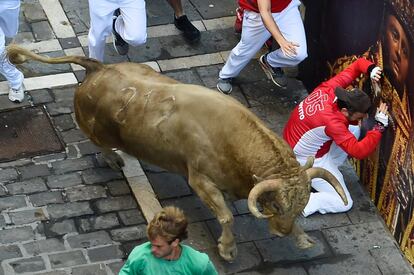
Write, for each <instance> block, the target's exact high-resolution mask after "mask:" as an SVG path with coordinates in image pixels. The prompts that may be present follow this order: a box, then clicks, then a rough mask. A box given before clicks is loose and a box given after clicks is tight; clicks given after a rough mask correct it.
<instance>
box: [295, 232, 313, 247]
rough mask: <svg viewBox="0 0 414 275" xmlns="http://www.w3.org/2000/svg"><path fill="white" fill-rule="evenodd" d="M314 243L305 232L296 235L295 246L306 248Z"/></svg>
mask: <svg viewBox="0 0 414 275" xmlns="http://www.w3.org/2000/svg"><path fill="white" fill-rule="evenodd" d="M314 245H315V241H314V240H313V239H312V238H311V237H310V236H309V235H308V234H306V233H304V234H301V235H300V236H297V238H296V246H297V247H299V248H300V249H308V248H311V247H313V246H314Z"/></svg>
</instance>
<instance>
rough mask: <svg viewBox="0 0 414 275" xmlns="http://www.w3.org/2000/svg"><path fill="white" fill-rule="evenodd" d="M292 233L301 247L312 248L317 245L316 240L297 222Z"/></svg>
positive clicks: (297, 244)
mask: <svg viewBox="0 0 414 275" xmlns="http://www.w3.org/2000/svg"><path fill="white" fill-rule="evenodd" d="M291 234H292V236H293V237H295V240H296V246H297V247H299V248H301V249H307V248H311V247H313V246H314V245H315V241H314V240H313V239H312V238H311V237H310V236H309V235H308V234H306V233H305V231H303V229H302V228H301V227H299V226H298V225H297V224H296V223H295V224H294V225H293V228H292V233H291Z"/></svg>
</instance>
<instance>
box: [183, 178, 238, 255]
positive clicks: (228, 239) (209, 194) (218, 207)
mask: <svg viewBox="0 0 414 275" xmlns="http://www.w3.org/2000/svg"><path fill="white" fill-rule="evenodd" d="M189 184H190V186H191V187H192V188H193V189H194V191H195V192H196V193H197V195H198V196H199V197H200V198H201V200H202V201H203V202H204V203H205V204H207V206H208V207H209V208H210V209H211V210H212V211H213V213H214V214H215V215H216V217H217V220H218V221H219V223H220V225H221V227H222V232H221V236H220V238H219V239H218V243H219V244H218V249H219V253H220V256H221V257H222V258H223V259H224V260H226V261H232V260H233V259H234V258H235V257H236V256H237V247H236V243H235V242H234V236H233V232H232V231H231V228H232V226H233V214H232V213H231V211H230V209H229V208H228V207H227V205H226V202H225V200H224V196H223V193H221V191H220V190H219V189H217V188H216V187H215V186H214V184H213V182H212V181H211V180H210V179H209V178H208V177H207V176H205V175H202V174H199V173H197V172H194V171H189Z"/></svg>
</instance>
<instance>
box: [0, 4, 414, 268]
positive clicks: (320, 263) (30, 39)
mask: <svg viewBox="0 0 414 275" xmlns="http://www.w3.org/2000/svg"><path fill="white" fill-rule="evenodd" d="M182 2H183V4H184V10H185V12H186V14H187V15H188V17H189V19H190V20H191V21H193V23H194V24H195V26H196V27H197V28H198V29H199V30H200V31H201V40H200V41H199V42H198V43H196V44H188V43H187V42H186V41H185V39H184V37H183V36H182V34H181V33H180V31H178V30H177V29H176V28H175V26H174V24H173V10H172V9H171V8H170V6H169V5H168V3H167V1H166V0H152V1H147V16H148V39H147V43H146V44H145V45H143V46H139V47H134V48H131V49H130V51H129V53H128V55H127V56H119V55H117V54H116V52H115V51H114V49H113V47H112V42H111V40H108V41H107V42H108V43H107V44H106V50H105V54H106V55H105V62H106V63H118V62H123V61H130V62H139V63H146V64H148V65H150V66H151V67H152V68H154V69H155V70H157V71H159V72H161V73H163V74H165V75H167V76H169V77H172V78H174V79H177V80H179V81H182V82H184V83H192V84H197V85H203V86H207V87H209V88H212V89H215V85H216V81H217V77H218V72H219V70H220V68H221V67H222V66H223V64H224V62H225V60H226V58H227V56H228V54H229V51H230V50H231V49H232V48H233V47H234V45H236V44H237V42H238V39H239V37H238V36H237V35H236V34H235V33H234V29H233V24H234V20H235V17H234V13H235V9H236V1H230V0H225V1H220V0H210V1H202V0H183V1H182ZM88 29H89V10H88V1H87V0H23V1H22V6H21V15H20V28H19V34H18V35H17V37H16V40H15V42H16V43H18V44H20V45H22V46H24V47H25V48H27V49H30V50H33V51H37V52H38V53H41V54H45V55H48V56H51V57H57V56H63V55H85V56H88V47H87V42H88V41H87V32H88ZM19 68H20V69H21V70H22V71H23V73H24V75H25V81H24V85H25V87H26V90H27V97H26V99H25V101H24V102H23V103H21V104H15V103H12V102H10V101H9V100H8V97H7V92H8V84H7V82H6V81H5V79H4V78H3V77H1V76H0V127H1V128H2V129H1V130H0V131H3V133H10V135H11V136H13V137H15V136H16V137H19V135H20V136H25V137H24V139H25V142H27V143H28V144H29V145H30V146H29V147H28V149H27V150H24V151H22V150H23V149H21V148H23V147H22V146H27V144H26V143H24V144H23V143H20V141H17V140H18V138H13V139H10V137H9V140H11V141H10V142H11V143H6V144H5V143H4V142H3V141H0V150H4V152H3V153H0V211H1V214H0V228H1V230H0V261H1V266H0V275H3V274H5V275H11V274H43V275H46V274H48V275H52V274H53V275H68V274H73V275H76V274H79V275H87V274H91V275H92V274H93V275H100V274H108V275H112V274H118V271H119V270H120V268H121V267H122V265H123V262H124V260H125V259H126V257H127V256H128V254H129V252H130V251H131V250H132V249H133V248H134V246H136V245H137V244H140V243H143V242H145V241H147V239H146V220H145V218H144V215H143V213H142V212H141V209H140V208H139V207H138V205H137V202H136V201H135V199H134V196H133V194H132V192H131V190H130V188H129V186H128V176H127V175H125V174H124V173H122V172H116V171H114V170H112V169H111V168H109V167H108V165H107V164H106V162H105V161H104V160H103V158H102V156H101V153H100V149H99V148H98V147H96V146H95V145H93V144H92V143H91V142H90V141H89V139H87V138H86V137H85V135H84V134H83V133H82V132H81V130H80V129H79V127H78V125H77V124H76V121H75V116H74V113H73V111H74V107H73V95H74V91H75V87H76V86H77V85H78V82H81V81H82V79H83V78H84V75H85V71H84V69H83V68H82V67H80V66H78V65H68V64H60V65H49V64H43V63H37V62H29V63H25V64H23V65H22V66H19ZM287 73H288V74H289V75H290V76H293V77H294V76H296V72H295V70H291V71H288V72H287ZM293 77H292V78H290V79H289V84H288V89H286V90H281V89H278V88H276V87H275V86H274V84H273V83H271V82H270V81H268V80H267V78H266V76H265V74H264V73H263V71H262V69H261V68H260V65H259V63H258V62H257V59H255V60H252V61H251V62H250V63H249V65H248V66H247V68H246V69H244V70H243V71H242V73H241V75H240V76H239V77H238V78H237V79H236V80H235V86H234V88H233V93H232V95H231V96H233V97H235V98H236V99H237V100H239V101H240V102H241V103H242V104H244V105H245V106H246V107H248V108H250V110H251V111H252V112H254V113H255V114H257V115H258V116H259V117H260V118H261V119H262V120H263V121H264V122H265V123H266V124H267V125H268V126H269V127H270V128H271V129H272V130H274V131H275V132H277V133H279V134H280V133H281V131H282V128H283V126H284V124H285V122H286V120H287V118H288V116H289V114H290V111H291V110H292V108H293V107H294V106H295V105H296V104H297V103H298V102H300V100H301V99H302V98H304V97H305V96H306V95H307V91H306V89H305V88H304V86H303V85H302V83H301V82H300V81H299V80H297V79H295V78H293ZM25 112H26V113H25ZM13 117H16V118H17V117H22V118H21V119H19V120H17V119H16V120H13ZM6 118H7V119H8V120H7V121H9V122H8V124H7V125H6V124H5V123H3V122H4V121H6ZM40 120H42V121H44V124H42V126H41V127H40V126H39V125H40V124H35V123H38V122H37V121H40ZM16 121H18V123H17V122H16ZM27 125H31V126H32V128H33V130H32V131H33V133H37V132H36V128H39V129H38V132H39V133H38V134H39V137H40V136H41V134H44V133H46V132H47V133H49V138H50V139H49V138H48V139H47V140H43V139H41V138H38V136H37V134H33V135H31V136H30V135H29V134H30V133H29V132H27V131H21V130H17V129H25V127H26V128H27V127H28V126H27ZM4 135H6V134H4ZM33 144H37V145H36V146H39V148H38V147H35V146H34V145H33ZM44 145H46V147H45V148H44V147H42V146H44ZM52 145H53V146H52ZM3 148H10V149H12V150H10V152H9V151H6V149H3ZM15 151H17V152H18V153H15ZM141 166H142V169H143V171H144V172H145V175H146V177H145V181H147V182H149V183H150V184H151V186H152V188H153V189H154V192H155V194H156V196H157V198H158V200H159V202H160V204H161V205H162V206H166V205H176V206H179V207H181V208H182V209H183V210H184V211H185V213H186V215H187V216H188V218H189V221H190V225H189V236H190V238H189V240H187V241H186V243H188V244H190V245H191V246H193V247H194V248H196V249H199V250H202V251H204V252H206V253H208V255H209V257H210V258H211V259H212V260H213V262H214V264H215V266H216V268H217V269H218V271H219V274H246V275H247V274H249V275H250V274H252V275H255V274H289V275H302V274H304V275H305V274H308V275H325V274H364V275H371V274H381V275H385V274H389V275H391V274H399V275H408V274H414V271H413V269H412V267H411V266H410V265H409V264H408V263H407V261H406V260H405V259H404V258H403V256H402V254H401V252H400V250H399V247H398V245H397V244H396V242H395V241H394V239H393V237H392V236H391V234H390V233H389V231H388V229H386V227H385V226H384V224H383V222H382V219H381V217H380V216H379V214H378V213H377V211H376V208H375V206H374V205H373V204H372V202H371V201H370V199H369V197H368V195H367V194H366V193H365V191H364V190H363V188H362V187H361V186H360V184H359V182H358V178H357V177H356V175H355V173H354V171H353V170H352V168H351V167H350V166H349V165H345V166H343V167H342V171H343V172H344V175H345V180H346V182H347V184H348V185H349V186H350V190H351V193H352V197H353V198H354V207H353V209H352V210H351V211H349V212H348V213H344V214H331V215H318V214H316V215H312V216H311V217H309V218H300V219H299V224H300V225H301V226H302V227H303V228H304V229H305V231H306V232H308V233H309V235H310V236H312V237H313V239H315V240H316V245H315V246H314V247H313V248H311V249H308V250H300V249H298V248H297V247H296V246H295V244H294V241H293V240H292V239H291V238H290V237H286V238H277V237H275V236H273V235H270V233H269V232H268V228H267V224H266V222H265V221H263V220H258V219H256V218H254V217H253V216H252V215H251V214H250V213H249V210H248V209H247V204H246V201H244V200H242V201H236V202H233V203H231V205H230V206H231V210H232V212H233V214H234V216H235V224H234V233H235V236H236V241H237V245H238V257H237V259H236V260H235V262H233V263H226V262H224V261H223V260H222V259H221V258H220V257H219V255H218V252H217V238H218V237H219V235H220V226H219V224H218V222H217V220H216V219H215V218H214V216H213V215H212V213H211V212H210V211H209V210H208V209H207V207H206V206H205V205H204V204H202V202H201V200H200V199H199V197H198V196H197V195H195V193H194V192H193V190H192V189H191V188H190V187H189V186H188V184H187V182H186V179H185V178H184V177H183V176H180V175H176V174H171V173H169V172H167V171H165V170H162V169H160V168H158V167H155V166H152V165H149V164H147V163H143V162H141Z"/></svg>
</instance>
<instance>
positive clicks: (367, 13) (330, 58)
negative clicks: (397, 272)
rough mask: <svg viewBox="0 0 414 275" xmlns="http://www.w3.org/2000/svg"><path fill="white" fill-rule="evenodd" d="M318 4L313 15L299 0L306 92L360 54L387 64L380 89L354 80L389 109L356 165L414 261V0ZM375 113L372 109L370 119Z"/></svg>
mask: <svg viewBox="0 0 414 275" xmlns="http://www.w3.org/2000/svg"><path fill="white" fill-rule="evenodd" d="M317 2H318V3H317V4H316V5H319V7H318V10H317V11H316V10H315V11H314V12H313V9H312V8H310V7H311V6H312V5H313V4H314V2H313V1H312V2H310V1H304V3H305V5H306V16H307V18H306V20H305V28H306V29H307V35H308V41H309V50H310V52H309V56H310V59H309V60H308V61H307V64H306V63H305V64H304V69H302V71H308V70H309V69H310V68H311V69H313V72H317V73H314V74H313V75H312V78H309V77H308V78H306V76H304V77H303V80H304V82H305V84H307V85H308V88H310V89H311V88H313V87H312V85H313V82H320V81H321V80H324V79H325V78H329V77H331V76H333V75H335V74H336V73H338V72H340V71H342V70H343V69H344V68H345V67H347V66H348V65H350V64H351V63H352V62H353V61H355V60H356V59H357V58H358V57H361V56H364V57H366V58H367V59H369V60H371V61H373V62H374V63H376V64H377V65H378V66H380V67H382V68H383V69H384V76H383V78H382V80H381V83H380V85H379V86H376V85H374V84H373V83H371V81H370V79H369V78H366V77H364V76H361V78H360V79H358V80H357V81H356V82H355V83H354V86H359V87H360V88H362V89H364V90H365V91H366V92H367V93H368V94H369V95H370V96H371V98H372V100H373V102H374V103H375V105H378V104H379V103H380V102H386V103H387V105H388V106H389V112H390V126H389V127H388V129H387V130H386V131H385V132H384V135H383V137H382V140H381V145H380V146H379V148H378V149H377V150H376V151H375V152H374V153H373V154H372V155H371V156H370V157H369V158H367V159H365V160H363V161H360V162H356V163H355V166H356V169H357V173H358V174H359V176H360V179H361V182H362V184H364V185H365V187H366V189H367V190H368V192H369V193H370V196H371V199H372V200H373V201H374V203H375V205H376V206H377V208H378V210H379V212H380V214H381V216H382V217H383V219H384V221H385V223H386V224H387V226H388V228H389V229H390V231H391V233H392V234H393V235H394V237H395V239H396V240H397V242H398V243H399V244H400V248H401V250H402V251H403V253H404V255H405V256H406V257H407V259H408V260H409V261H410V262H411V263H412V264H414V130H413V128H414V127H413V126H414V125H413V123H414V120H413V117H414V0H383V1H364V0H362V1H361V0H360V1H353V0H350V1H346V2H344V1H337V0H333V1H332V0H331V1H317ZM308 7H309V8H310V9H308ZM308 11H309V13H308ZM327 22H329V24H328V23H327ZM318 26H319V27H318ZM318 30H319V32H318ZM374 112H375V108H373V110H372V113H371V115H370V117H371V118H372V117H373V116H374ZM372 123H373V121H372V120H370V119H367V120H365V121H364V122H363V125H362V126H363V127H364V128H365V129H369V128H370V126H371V125H372Z"/></svg>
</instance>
